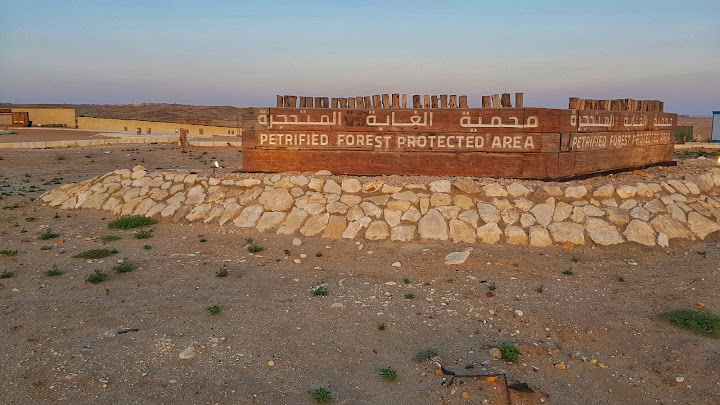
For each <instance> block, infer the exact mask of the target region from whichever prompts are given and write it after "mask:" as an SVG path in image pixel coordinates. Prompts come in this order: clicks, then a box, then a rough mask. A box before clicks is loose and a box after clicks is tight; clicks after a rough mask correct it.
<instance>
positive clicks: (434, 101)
mask: <svg viewBox="0 0 720 405" xmlns="http://www.w3.org/2000/svg"><path fill="white" fill-rule="evenodd" d="M430 108H438V96H430Z"/></svg>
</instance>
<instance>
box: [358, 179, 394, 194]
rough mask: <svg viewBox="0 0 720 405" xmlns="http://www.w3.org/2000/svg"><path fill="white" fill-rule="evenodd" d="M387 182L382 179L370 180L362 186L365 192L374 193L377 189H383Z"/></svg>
mask: <svg viewBox="0 0 720 405" xmlns="http://www.w3.org/2000/svg"><path fill="white" fill-rule="evenodd" d="M384 184H385V183H383V182H382V181H369V182H367V183H365V184H363V185H362V187H361V188H360V189H361V190H362V192H363V193H374V192H376V191H381V190H382V189H383V186H384ZM397 191H400V190H399V189H398V190H396V191H394V192H397ZM383 192H384V191H383Z"/></svg>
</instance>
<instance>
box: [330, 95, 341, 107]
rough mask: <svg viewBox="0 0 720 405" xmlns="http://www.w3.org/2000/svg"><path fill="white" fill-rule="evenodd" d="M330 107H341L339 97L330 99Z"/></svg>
mask: <svg viewBox="0 0 720 405" xmlns="http://www.w3.org/2000/svg"><path fill="white" fill-rule="evenodd" d="M330 108H340V100H338V98H337V97H333V98H331V99H330Z"/></svg>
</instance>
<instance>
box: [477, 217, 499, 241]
mask: <svg viewBox="0 0 720 405" xmlns="http://www.w3.org/2000/svg"><path fill="white" fill-rule="evenodd" d="M502 234H503V232H502V231H501V230H500V228H499V227H498V225H497V223H495V222H490V223H487V224H485V225H483V226H481V227H479V228H478V229H477V237H478V239H480V240H481V241H482V242H483V243H487V244H489V245H493V244H495V243H497V242H498V241H499V240H500V236H501V235H502Z"/></svg>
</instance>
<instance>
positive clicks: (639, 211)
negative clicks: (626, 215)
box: [630, 207, 650, 222]
mask: <svg viewBox="0 0 720 405" xmlns="http://www.w3.org/2000/svg"><path fill="white" fill-rule="evenodd" d="M630 216H631V217H633V218H635V219H639V220H641V221H645V222H647V221H649V220H650V213H649V212H648V211H647V210H646V209H645V208H642V207H635V208H633V209H631V210H630Z"/></svg>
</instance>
